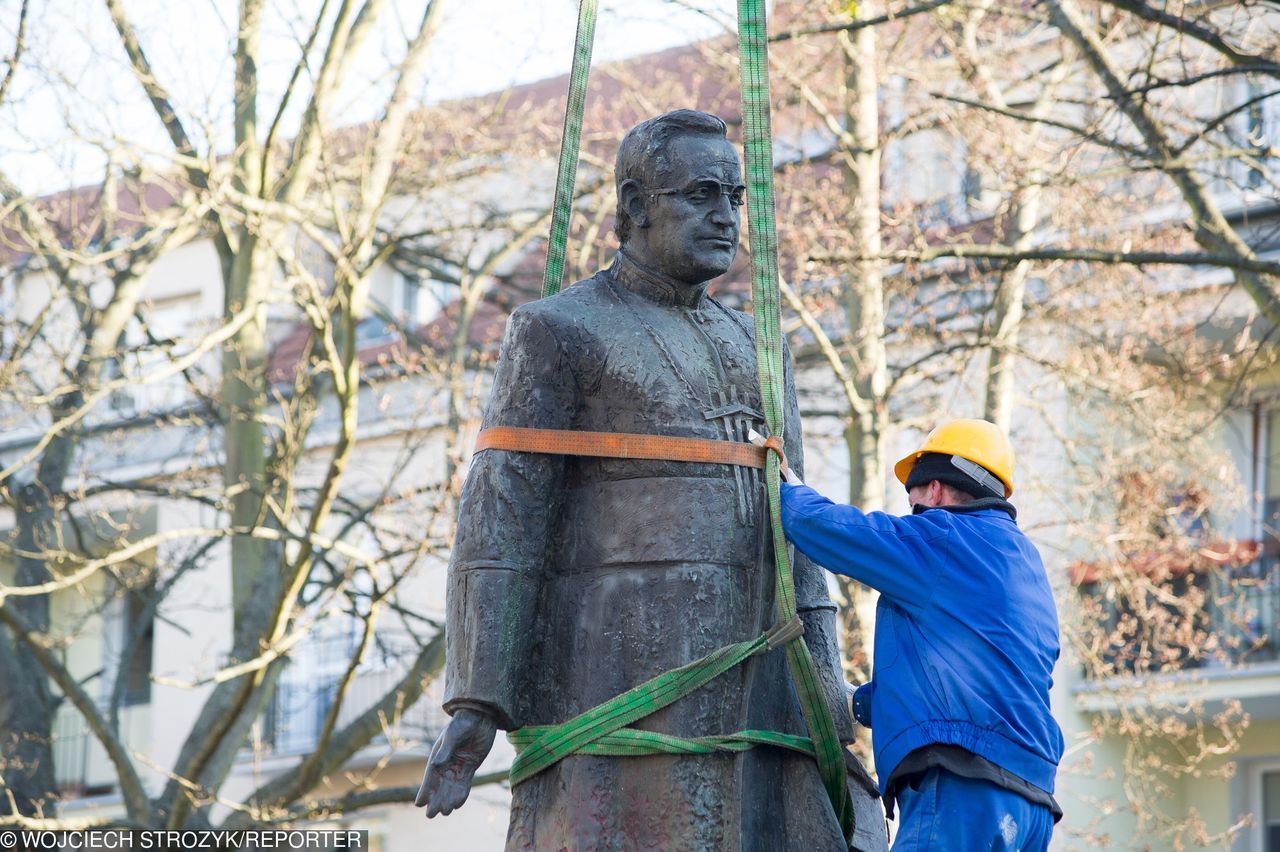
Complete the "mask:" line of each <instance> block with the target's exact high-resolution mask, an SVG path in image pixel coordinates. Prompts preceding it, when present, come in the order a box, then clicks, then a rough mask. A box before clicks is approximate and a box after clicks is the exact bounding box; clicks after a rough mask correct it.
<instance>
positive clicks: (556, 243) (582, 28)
mask: <svg viewBox="0 0 1280 852" xmlns="http://www.w3.org/2000/svg"><path fill="white" fill-rule="evenodd" d="M595 40H596V0H581V2H580V3H579V4H578V35H577V37H576V38H575V39H574V43H573V70H572V71H571V72H569V100H568V103H566V104H565V110H564V138H563V140H562V141H561V143H560V166H559V168H557V169H556V197H555V202H554V206H553V207H552V208H551V236H550V237H549V238H548V240H547V265H546V268H545V269H544V270H543V276H542V297H543V298H544V299H545V298H546V297H547V296H554V295H555V294H556V293H559V292H560V284H561V282H562V281H563V280H564V259H565V247H566V246H567V245H568V243H569V217H570V216H572V215H573V185H574V182H575V180H576V178H577V175H578V147H579V143H580V142H581V140H582V110H583V107H584V106H585V105H586V102H587V78H588V76H589V75H590V74H591V47H592V45H593V44H595Z"/></svg>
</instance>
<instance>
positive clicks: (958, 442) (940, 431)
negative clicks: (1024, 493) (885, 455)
mask: <svg viewBox="0 0 1280 852" xmlns="http://www.w3.org/2000/svg"><path fill="white" fill-rule="evenodd" d="M925 453H942V454H943V455H948V456H959V457H960V458H962V459H966V460H968V461H971V462H973V463H974V464H976V465H979V466H981V467H983V468H986V469H987V470H988V471H990V472H991V473H993V474H995V476H996V478H997V479H999V480H1000V482H1001V484H1003V485H1004V496H1005V497H1006V498H1008V497H1010V496H1011V495H1012V494H1013V447H1012V446H1011V445H1010V444H1009V439H1008V438H1007V437H1005V434H1004V431H1003V430H1002V429H1001V428H1000V427H999V426H997V425H996V424H994V423H990V422H988V421H986V420H952V421H951V422H950V423H943V424H942V425H941V426H939V427H937V428H936V429H934V430H933V431H932V432H930V433H929V437H927V438H925V439H924V444H923V445H922V446H921V447H920V449H918V450H916V451H915V452H913V453H911V454H910V455H908V456H907V457H906V458H904V459H903V460H902V461H900V462H898V463H897V464H895V465H894V466H893V472H894V473H895V474H896V475H897V477H898V481H899V482H901V483H902V484H903V485H906V484H907V477H909V476H911V470H912V468H914V467H915V466H916V462H917V461H919V460H920V457H921V456H922V455H924V454H925ZM993 484H994V483H993Z"/></svg>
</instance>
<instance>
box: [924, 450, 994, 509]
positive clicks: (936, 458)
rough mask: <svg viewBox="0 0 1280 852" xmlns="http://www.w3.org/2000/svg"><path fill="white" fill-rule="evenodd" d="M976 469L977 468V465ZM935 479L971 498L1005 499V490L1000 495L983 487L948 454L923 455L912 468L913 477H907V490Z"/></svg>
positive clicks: (983, 471) (984, 469) (980, 468)
mask: <svg viewBox="0 0 1280 852" xmlns="http://www.w3.org/2000/svg"><path fill="white" fill-rule="evenodd" d="M962 461H963V460H962ZM975 467H977V466H976V465H975ZM978 470H979V472H981V473H986V474H987V475H988V476H989V477H991V479H992V480H995V477H994V476H992V475H991V474H990V472H989V471H987V469H986V468H984V467H978ZM935 479H936V480H937V481H938V482H941V483H942V484H943V485H950V486H951V487H952V488H955V489H956V490H958V491H963V492H964V493H965V494H968V495H969V496H970V497H974V498H978V497H999V498H1000V499H1001V500H1003V499H1004V490H1003V489H1001V490H1000V492H999V493H998V494H997V493H995V492H994V491H993V490H992V488H990V487H988V486H986V485H983V484H982V483H980V482H978V481H977V480H976V479H974V478H973V477H972V476H970V475H969V474H967V473H965V472H964V471H963V470H961V469H960V468H959V467H956V465H955V463H954V462H953V461H952V457H951V456H950V455H948V454H946V453H925V454H924V455H922V456H921V457H920V458H919V459H918V460H917V461H916V464H915V467H913V468H911V475H910V476H908V477H907V483H906V484H907V490H908V491H910V490H911V489H912V488H915V487H916V486H917V485H928V484H929V483H930V482H933V481H934V480H935ZM997 481H998V480H997Z"/></svg>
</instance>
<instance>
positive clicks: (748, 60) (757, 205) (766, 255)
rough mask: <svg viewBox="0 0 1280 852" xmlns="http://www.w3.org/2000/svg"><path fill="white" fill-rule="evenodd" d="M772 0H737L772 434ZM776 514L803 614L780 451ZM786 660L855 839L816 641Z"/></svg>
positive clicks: (791, 601)
mask: <svg viewBox="0 0 1280 852" xmlns="http://www.w3.org/2000/svg"><path fill="white" fill-rule="evenodd" d="M764 4H765V0H738V52H739V54H740V56H741V66H742V67H741V72H740V74H741V82H742V124H743V130H744V133H745V136H746V140H745V142H746V145H745V147H746V171H747V174H746V182H747V221H748V224H749V227H750V233H751V299H752V305H753V308H752V310H753V312H754V314H755V321H756V368H757V369H758V370H759V372H760V393H761V397H762V400H763V404H764V414H765V422H766V423H767V424H768V426H769V434H771V435H775V436H777V437H778V438H782V437H783V427H784V423H785V411H786V409H785V403H784V395H785V392H784V387H785V386H784V384H783V369H782V319H781V315H780V313H781V312H780V308H779V299H778V232H777V226H776V223H775V222H774V218H773V134H772V130H771V128H770V125H769V53H768V38H767V29H766V25H765V15H764ZM765 462H766V465H765V479H766V482H767V483H768V494H769V518H770V522H771V523H772V525H773V558H774V564H775V565H776V566H777V581H776V584H775V589H776V591H775V593H774V594H775V597H776V601H777V603H776V605H777V608H778V621H779V622H780V623H782V622H786V621H787V620H789V619H791V618H794V617H795V616H796V593H795V582H794V578H793V577H792V575H791V560H790V559H789V558H788V556H789V555H788V553H787V540H786V538H785V537H784V536H783V531H782V498H781V495H780V493H779V488H780V486H779V475H778V456H777V455H776V454H775V453H770V454H769V455H768V457H767V458H766V459H765ZM787 665H788V666H789V667H790V669H791V679H792V681H793V682H794V683H795V687H796V693H797V694H798V695H799V698H800V709H801V710H802V711H803V713H804V719H805V723H806V724H807V725H808V728H809V735H810V736H811V737H813V744H814V750H815V757H816V759H817V761H818V772H819V774H820V775H821V776H822V783H823V785H824V786H825V787H826V788H827V796H828V797H830V799H831V806H832V807H833V808H834V809H835V813H836V816H837V817H838V818H839V819H840V826H841V828H842V829H843V830H844V835H845V839H846V840H849V841H850V842H852V840H853V832H854V814H853V802H852V801H851V800H850V798H849V785H848V779H847V776H846V770H845V765H844V748H843V746H842V745H841V744H840V736H839V733H838V732H837V731H836V725H835V720H834V719H833V718H832V717H831V708H830V707H828V706H827V702H826V698H825V696H824V695H823V693H822V684H821V682H820V681H819V680H818V675H817V672H816V671H815V670H814V667H813V658H812V657H811V656H810V654H809V646H808V645H807V644H805V643H804V642H790V643H788V644H787Z"/></svg>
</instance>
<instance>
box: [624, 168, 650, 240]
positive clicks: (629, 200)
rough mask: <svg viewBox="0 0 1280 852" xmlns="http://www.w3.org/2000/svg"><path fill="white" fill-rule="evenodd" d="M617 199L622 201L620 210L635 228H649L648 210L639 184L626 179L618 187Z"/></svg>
mask: <svg viewBox="0 0 1280 852" xmlns="http://www.w3.org/2000/svg"><path fill="white" fill-rule="evenodd" d="M618 197H619V198H620V199H621V200H622V209H623V210H625V211H626V214H627V216H628V217H629V218H630V219H631V224H633V225H635V226H636V227H637V228H647V227H649V208H648V206H646V205H645V203H644V190H643V189H641V187H640V183H639V182H638V181H636V180H632V179H631V178H628V179H627V180H624V181H623V182H622V186H620V187H618Z"/></svg>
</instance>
